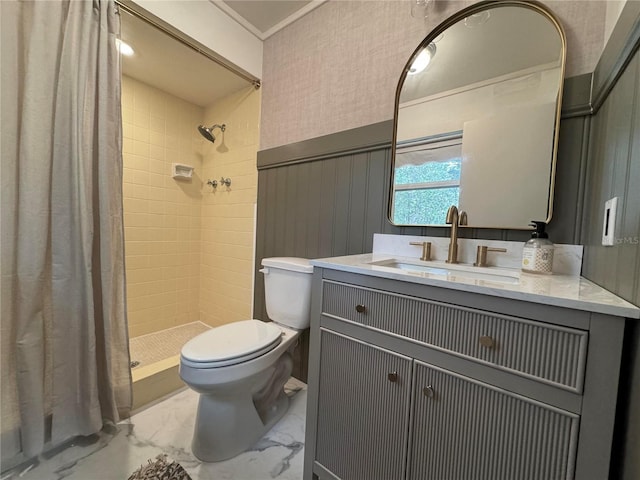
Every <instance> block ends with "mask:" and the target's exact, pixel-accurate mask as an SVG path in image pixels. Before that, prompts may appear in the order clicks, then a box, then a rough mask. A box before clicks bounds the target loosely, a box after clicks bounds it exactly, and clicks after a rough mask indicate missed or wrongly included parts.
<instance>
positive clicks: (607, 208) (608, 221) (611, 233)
mask: <svg viewBox="0 0 640 480" xmlns="http://www.w3.org/2000/svg"><path fill="white" fill-rule="evenodd" d="M617 207H618V197H614V198H612V199H611V200H607V201H606V202H604V218H603V221H602V245H604V246H612V245H615V244H616V242H615V239H616V237H615V231H616V210H617Z"/></svg>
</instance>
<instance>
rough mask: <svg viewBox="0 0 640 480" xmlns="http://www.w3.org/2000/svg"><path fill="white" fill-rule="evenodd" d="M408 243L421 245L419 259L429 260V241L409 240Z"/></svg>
mask: <svg viewBox="0 0 640 480" xmlns="http://www.w3.org/2000/svg"><path fill="white" fill-rule="evenodd" d="M409 245H416V246H418V247H422V256H421V257H420V260H422V261H423V262H428V261H429V260H431V242H409Z"/></svg>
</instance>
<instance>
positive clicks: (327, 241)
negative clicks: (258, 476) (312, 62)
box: [254, 115, 588, 380]
mask: <svg viewBox="0 0 640 480" xmlns="http://www.w3.org/2000/svg"><path fill="white" fill-rule="evenodd" d="M587 126H588V118H587V117H584V116H575V115H574V116H571V117H570V118H565V119H563V120H562V124H561V132H560V147H559V149H558V161H557V174H556V193H555V201H554V216H553V220H552V221H551V224H550V225H549V229H548V231H549V234H550V236H551V238H552V240H553V241H554V242H556V243H575V242H576V241H577V238H578V236H579V229H580V224H579V220H580V218H581V217H580V212H581V207H580V205H581V199H582V189H581V185H582V181H581V179H582V178H583V176H584V174H583V170H584V168H586V166H585V164H586V162H585V161H584V156H585V155H586V153H587V148H586V143H585V139H584V134H585V131H586V130H585V129H586V128H587ZM385 128H392V122H383V123H382V124H376V125H372V126H370V127H361V128H359V129H355V131H353V135H352V137H353V139H354V145H353V146H352V148H351V149H349V145H348V139H349V137H350V135H349V132H340V133H339V134H335V136H334V135H329V136H327V137H321V138H319V139H313V140H312V141H309V147H308V149H307V151H308V156H307V157H305V156H304V152H305V146H304V145H300V144H295V145H292V146H286V147H280V148H278V149H272V150H267V151H263V152H259V153H258V170H259V171H258V218H257V228H256V284H255V297H254V316H255V318H259V319H267V318H268V317H267V313H266V309H265V305H264V283H263V278H262V274H261V273H259V272H257V270H259V269H260V268H261V266H260V261H261V260H262V259H263V258H266V257H279V256H287V257H292V256H295V257H305V258H323V257H333V256H340V255H352V254H358V253H366V252H370V251H371V249H372V246H373V234H374V233H393V234H406V235H429V236H446V235H448V234H449V229H448V228H444V227H425V228H422V227H396V226H393V225H391V224H390V223H389V221H388V220H387V207H388V197H389V175H390V172H391V148H390V143H388V142H387V143H385V144H382V145H381V144H380V136H381V132H384V131H386V130H385ZM389 136H390V135H389ZM367 138H369V140H370V142H369V145H368V146H367V145H366V141H365V140H366V139H367ZM332 139H334V140H335V142H333V141H332ZM301 143H305V142H301ZM332 145H335V146H336V150H337V151H336V152H335V153H334V154H333V155H332V154H331V148H332ZM514 194H517V188H516V187H514ZM460 237H472V238H484V239H498V240H512V241H526V240H527V239H528V238H529V233H528V232H526V231H520V230H497V229H469V230H465V229H462V231H461V233H460ZM295 357H296V358H295V359H294V363H295V370H294V373H295V375H296V376H297V377H298V378H300V379H301V380H306V371H307V368H306V362H307V345H306V342H305V341H304V340H303V341H302V342H301V348H298V349H297V353H296V355H295Z"/></svg>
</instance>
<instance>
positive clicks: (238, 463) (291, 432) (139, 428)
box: [2, 379, 307, 480]
mask: <svg viewBox="0 0 640 480" xmlns="http://www.w3.org/2000/svg"><path fill="white" fill-rule="evenodd" d="M285 390H286V392H287V394H288V395H289V397H290V399H291V403H290V406H289V410H288V412H287V413H286V414H285V416H284V417H283V418H282V419H281V420H280V421H279V422H278V423H277V424H276V425H275V426H274V427H273V428H272V429H271V430H270V431H269V432H268V433H267V434H266V435H265V436H264V437H263V438H262V439H261V440H260V441H258V443H257V444H256V445H254V446H253V447H252V448H251V449H250V450H249V451H247V452H245V453H242V454H240V455H239V456H237V457H235V458H232V459H231V460H227V461H224V462H218V463H203V462H201V461H199V460H198V459H197V458H195V457H194V456H193V454H192V453H191V436H192V433H193V426H194V423H195V414H196V406H197V402H198V395H197V394H196V393H195V392H193V391H192V390H183V391H181V392H179V393H177V394H175V395H173V396H172V397H169V398H168V399H166V400H164V401H162V402H160V403H157V404H155V405H153V406H152V407H149V408H148V409H146V410H143V411H141V412H139V413H137V414H136V415H134V416H133V417H131V418H130V419H128V420H126V421H123V422H121V423H119V424H118V425H117V426H112V427H110V428H105V430H104V431H103V432H101V433H100V434H99V435H95V436H93V437H90V438H85V439H82V440H77V441H75V442H73V443H72V444H69V445H67V446H66V448H59V449H57V450H56V451H54V452H50V453H48V454H46V455H42V456H41V457H40V458H39V460H38V462H37V463H36V464H35V465H33V466H32V468H31V469H29V470H28V471H25V470H26V469H25V468H22V469H21V471H15V472H12V473H9V474H5V475H3V476H2V480H18V479H23V480H49V479H51V480H59V479H69V480H102V479H104V480H111V479H118V480H126V479H127V478H128V477H129V475H130V474H131V473H132V472H133V471H134V470H136V469H137V468H138V467H140V465H142V464H143V463H146V462H147V460H150V459H151V460H154V459H155V457H156V456H157V455H160V454H167V455H168V460H169V461H171V460H175V461H177V462H179V463H180V464H181V465H182V466H183V467H184V468H185V470H187V472H188V473H189V475H191V477H192V479H193V480H226V479H233V480H269V479H282V480H299V479H300V478H302V463H303V450H304V423H305V410H306V397H307V392H306V385H305V384H303V383H301V382H298V381H297V380H295V379H292V380H291V381H289V383H288V384H287V386H286V387H285Z"/></svg>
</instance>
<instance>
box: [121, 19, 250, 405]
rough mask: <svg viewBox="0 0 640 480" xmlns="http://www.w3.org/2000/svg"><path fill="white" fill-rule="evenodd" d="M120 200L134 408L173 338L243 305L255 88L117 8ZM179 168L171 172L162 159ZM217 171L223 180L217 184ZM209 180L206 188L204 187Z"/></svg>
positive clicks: (172, 362)
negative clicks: (180, 172)
mask: <svg viewBox="0 0 640 480" xmlns="http://www.w3.org/2000/svg"><path fill="white" fill-rule="evenodd" d="M121 17H122V34H121V41H123V42H125V43H126V44H128V45H130V47H131V49H132V51H133V55H131V56H125V55H124V53H123V55H122V56H121V58H122V71H123V77H122V122H123V123H122V126H123V164H124V169H123V204H124V227H125V251H126V262H125V264H126V273H127V314H128V324H129V335H130V352H131V367H132V370H131V372H132V377H133V388H134V395H133V400H134V408H139V407H141V406H143V405H145V404H147V403H149V402H151V401H153V400H155V399H157V398H160V397H162V396H163V395H166V394H168V393H171V392H172V391H174V390H176V389H177V388H180V387H181V386H182V382H181V380H180V379H179V377H178V373H177V368H178V363H179V353H180V348H181V347H182V345H183V344H184V343H186V341H188V340H189V339H190V338H192V337H194V336H196V335H198V334H199V333H202V332H203V331H205V330H206V329H208V328H211V327H215V326H217V325H221V324H224V323H228V322H233V321H237V320H245V319H249V318H251V317H252V315H251V314H252V312H251V308H252V303H253V301H252V300H253V273H252V272H253V234H254V211H255V208H254V205H255V199H256V188H257V187H256V185H257V172H256V153H257V148H258V121H259V106H260V91H259V90H257V89H256V88H255V86H254V85H253V84H252V83H251V82H249V81H247V79H246V78H241V77H240V76H238V75H237V74H235V73H233V72H230V71H229V70H228V69H226V68H224V67H222V66H220V65H218V64H216V63H214V62H213V61H211V59H210V58H207V57H206V56H203V55H202V53H201V52H199V51H196V50H194V49H193V48H190V47H189V46H187V45H185V43H184V42H187V43H188V42H189V39H188V38H176V37H175V34H174V33H172V32H166V31H163V30H162V29H161V28H158V26H157V25H151V24H149V23H148V22H147V21H146V20H145V18H144V17H143V16H141V15H140V14H139V13H138V12H129V11H127V10H126V9H124V8H121ZM175 164H179V166H180V167H184V169H185V170H191V169H192V170H191V171H192V172H193V173H192V174H191V176H188V175H185V176H176V177H175V178H174V177H173V176H172V171H173V168H172V166H173V165H175ZM221 177H232V178H233V180H234V182H233V185H232V186H231V184H230V182H229V183H221V184H220V185H218V184H217V181H215V182H214V181H212V180H210V179H212V178H213V179H216V178H217V179H219V178H221ZM212 184H215V185H216V187H217V188H211V186H210V185H212Z"/></svg>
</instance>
